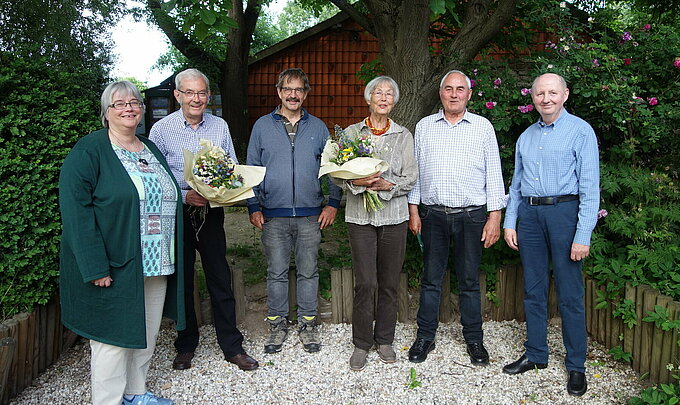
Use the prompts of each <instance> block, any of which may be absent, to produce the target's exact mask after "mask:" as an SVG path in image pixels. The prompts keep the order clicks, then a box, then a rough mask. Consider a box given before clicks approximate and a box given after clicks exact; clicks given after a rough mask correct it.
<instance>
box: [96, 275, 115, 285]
mask: <svg viewBox="0 0 680 405" xmlns="http://www.w3.org/2000/svg"><path fill="white" fill-rule="evenodd" d="M111 283H113V279H112V278H111V276H106V277H102V278H98V279H96V280H94V281H92V284H94V285H95V286H97V287H110V286H111Z"/></svg>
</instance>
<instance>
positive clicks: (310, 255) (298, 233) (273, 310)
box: [262, 215, 321, 317]
mask: <svg viewBox="0 0 680 405" xmlns="http://www.w3.org/2000/svg"><path fill="white" fill-rule="evenodd" d="M318 219H319V216H318V215H313V216H309V217H274V218H266V219H265V222H264V225H263V226H262V245H263V246H264V253H265V255H266V256H267V263H268V267H267V306H268V308H269V310H268V315H269V316H282V317H286V316H288V270H289V268H290V252H291V250H293V251H294V253H295V266H296V268H297V304H298V317H303V316H316V312H317V304H318V294H319V271H318V268H317V267H316V260H317V257H318V255H319V244H320V243H321V229H320V228H319V223H318V222H317V220H318Z"/></svg>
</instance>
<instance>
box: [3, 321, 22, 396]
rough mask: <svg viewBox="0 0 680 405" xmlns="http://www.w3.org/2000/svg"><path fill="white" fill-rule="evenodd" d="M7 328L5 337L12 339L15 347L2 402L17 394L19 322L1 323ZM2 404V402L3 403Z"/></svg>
mask: <svg viewBox="0 0 680 405" xmlns="http://www.w3.org/2000/svg"><path fill="white" fill-rule="evenodd" d="M2 324H3V325H5V326H6V327H7V328H8V334H7V336H8V337H10V338H12V339H14V342H15V345H14V352H13V355H12V361H11V362H10V365H9V373H8V378H7V388H6V390H5V394H4V395H5V397H4V399H3V401H9V398H11V397H13V396H15V395H16V393H17V384H18V378H17V375H18V374H17V369H18V364H17V350H18V345H17V344H16V343H17V339H19V321H17V320H16V319H14V318H12V319H7V320H5V321H4V322H3V323H2ZM3 403H4V402H3Z"/></svg>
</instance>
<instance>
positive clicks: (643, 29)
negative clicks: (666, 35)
mask: <svg viewBox="0 0 680 405" xmlns="http://www.w3.org/2000/svg"><path fill="white" fill-rule="evenodd" d="M651 29H652V26H651V25H649V24H645V26H644V27H642V31H649V30H651Z"/></svg>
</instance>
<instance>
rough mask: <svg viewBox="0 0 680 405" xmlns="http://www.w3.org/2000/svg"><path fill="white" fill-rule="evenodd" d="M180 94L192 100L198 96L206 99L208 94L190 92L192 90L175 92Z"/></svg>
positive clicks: (205, 92)
mask: <svg viewBox="0 0 680 405" xmlns="http://www.w3.org/2000/svg"><path fill="white" fill-rule="evenodd" d="M177 91H179V92H180V93H182V94H184V95H185V96H187V97H189V98H194V96H198V98H207V97H208V92H207V91H192V90H187V91H182V90H177Z"/></svg>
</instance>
